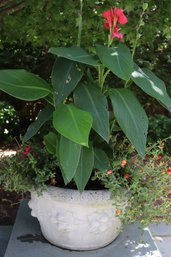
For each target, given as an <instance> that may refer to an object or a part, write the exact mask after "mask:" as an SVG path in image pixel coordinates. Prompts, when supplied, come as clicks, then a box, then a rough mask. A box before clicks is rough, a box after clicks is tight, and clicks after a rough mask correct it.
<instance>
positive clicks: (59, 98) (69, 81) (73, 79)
mask: <svg viewBox="0 0 171 257" xmlns="http://www.w3.org/2000/svg"><path fill="white" fill-rule="evenodd" d="M83 73H84V71H83V69H81V68H80V67H79V66H78V64H77V63H75V62H73V61H70V60H67V59H64V58H58V59H57V60H56V61H55V63H54V66H53V70H52V85H53V87H54V96H55V104H56V105H58V104H59V103H61V102H63V101H64V100H65V98H66V97H68V96H69V94H70V93H71V92H72V91H73V89H74V88H75V87H76V85H77V84H78V83H79V81H80V80H81V78H82V76H83Z"/></svg>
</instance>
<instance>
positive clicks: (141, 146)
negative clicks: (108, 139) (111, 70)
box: [110, 88, 148, 156]
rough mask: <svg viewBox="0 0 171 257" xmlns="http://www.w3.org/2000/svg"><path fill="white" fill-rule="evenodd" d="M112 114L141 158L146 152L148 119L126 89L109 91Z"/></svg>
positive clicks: (135, 99) (132, 95)
mask: <svg viewBox="0 0 171 257" xmlns="http://www.w3.org/2000/svg"><path fill="white" fill-rule="evenodd" d="M110 98H111V101H112V106H113V112H114V114H115V117H116V120H117V122H118V124H119V125H120V127H121V129H122V130H123V132H124V133H125V135H126V136H127V137H128V139H129V140H130V141H131V143H132V144H133V145H134V146H135V148H136V150H137V151H138V153H139V154H140V155H142V156H144V155H145V151H146V138H147V129H148V118H147V116H146V113H145V111H144V109H143V108H142V106H141V105H140V103H139V102H138V100H137V98H136V97H135V95H134V94H133V93H132V92H131V91H130V90H128V89H125V88H122V89H112V90H111V91H110Z"/></svg>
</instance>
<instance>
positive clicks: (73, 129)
mask: <svg viewBox="0 0 171 257" xmlns="http://www.w3.org/2000/svg"><path fill="white" fill-rule="evenodd" d="M92 123H93V119H92V116H91V114H90V113H88V112H85V111H82V110H80V109H78V108H76V107H75V106H73V105H72V104H60V105H59V106H58V108H57V109H56V110H55V111H54V113H53V125H54V128H55V129H56V130H57V131H58V132H59V133H60V134H61V135H63V136H64V137H66V138H68V139H70V140H71V141H73V142H75V143H77V144H80V145H84V146H88V137H89V133H90V129H91V127H92Z"/></svg>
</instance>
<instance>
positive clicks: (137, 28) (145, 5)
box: [124, 3, 148, 88]
mask: <svg viewBox="0 0 171 257" xmlns="http://www.w3.org/2000/svg"><path fill="white" fill-rule="evenodd" d="M147 8H148V4H146V3H144V4H143V11H142V13H141V14H140V20H139V23H138V25H137V27H136V38H135V41H134V45H133V50H132V59H133V58H134V55H135V51H136V48H137V44H138V40H139V39H140V37H141V34H140V33H139V31H140V28H141V27H142V26H144V21H143V16H144V14H145V11H146V10H147ZM131 84H132V81H131V82H130V78H129V79H128V80H127V81H126V82H125V85H124V87H125V88H128V87H129V86H130V85H131Z"/></svg>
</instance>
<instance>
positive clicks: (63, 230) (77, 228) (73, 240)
mask: <svg viewBox="0 0 171 257" xmlns="http://www.w3.org/2000/svg"><path fill="white" fill-rule="evenodd" d="M31 196H32V199H31V200H30V202H29V207H30V208H31V209H32V212H31V215H32V216H33V217H37V219H38V220H39V222H40V227H41V231H42V233H43V235H44V237H45V238H46V239H47V240H48V241H49V242H51V243H52V244H54V245H56V246H59V247H62V248H66V249H72V250H92V249H97V248H100V247H104V246H106V245H108V244H110V243H111V242H112V241H113V240H114V239H115V238H116V237H117V236H118V234H119V232H120V228H121V222H120V220H119V218H117V217H115V213H116V209H115V207H114V206H113V205H112V201H111V200H110V192H109V191H108V190H98V191H89V190H87V191H84V192H83V193H82V194H81V193H79V192H78V191H77V190H72V189H63V188H57V187H49V188H48V190H47V191H45V192H43V193H42V194H41V195H39V196H38V195H37V193H35V192H32V194H31Z"/></svg>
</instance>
